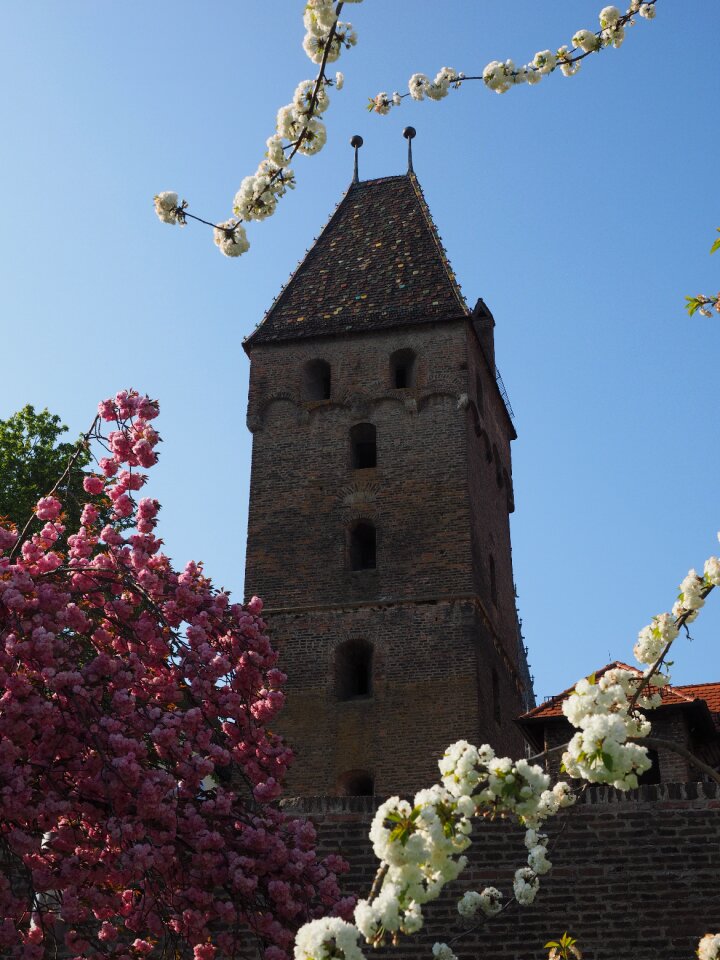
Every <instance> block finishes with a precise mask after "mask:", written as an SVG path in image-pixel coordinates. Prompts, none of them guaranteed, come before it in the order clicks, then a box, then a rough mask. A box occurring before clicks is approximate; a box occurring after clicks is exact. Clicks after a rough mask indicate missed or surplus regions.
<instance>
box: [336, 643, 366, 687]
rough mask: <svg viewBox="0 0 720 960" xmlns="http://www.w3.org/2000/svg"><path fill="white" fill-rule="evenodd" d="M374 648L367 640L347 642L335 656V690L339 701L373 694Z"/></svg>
mask: <svg viewBox="0 0 720 960" xmlns="http://www.w3.org/2000/svg"><path fill="white" fill-rule="evenodd" d="M372 663H373V647H372V644H371V643H368V641H367V640H347V641H346V642H345V643H342V644H340V646H339V647H338V648H337V652H336V654H335V688H336V691H337V695H338V699H339V700H356V699H360V698H361V697H369V696H371V694H372Z"/></svg>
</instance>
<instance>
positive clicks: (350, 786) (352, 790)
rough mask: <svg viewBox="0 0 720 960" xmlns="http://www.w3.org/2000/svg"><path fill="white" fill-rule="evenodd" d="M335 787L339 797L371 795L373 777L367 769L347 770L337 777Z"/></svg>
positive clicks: (373, 784)
mask: <svg viewBox="0 0 720 960" xmlns="http://www.w3.org/2000/svg"><path fill="white" fill-rule="evenodd" d="M336 789H337V793H338V795H339V796H341V797H372V796H374V795H375V778H374V777H373V775H372V773H370V772H369V771H368V770H348V771H347V773H343V774H342V776H340V777H338V781H337V788H336Z"/></svg>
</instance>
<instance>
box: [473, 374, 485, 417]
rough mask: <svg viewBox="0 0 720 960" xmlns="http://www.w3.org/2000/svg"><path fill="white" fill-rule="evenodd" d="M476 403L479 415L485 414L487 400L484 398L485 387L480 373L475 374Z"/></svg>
mask: <svg viewBox="0 0 720 960" xmlns="http://www.w3.org/2000/svg"><path fill="white" fill-rule="evenodd" d="M475 403H476V404H477V408H478V413H484V411H485V399H484V397H483V385H482V379H481V377H480V373H479V372H478V373H476V374H475Z"/></svg>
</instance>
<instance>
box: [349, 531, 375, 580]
mask: <svg viewBox="0 0 720 960" xmlns="http://www.w3.org/2000/svg"><path fill="white" fill-rule="evenodd" d="M375 549H376V533H375V526H374V524H372V523H370V521H369V520H359V521H358V522H357V523H356V524H355V526H354V527H353V528H352V530H351V531H350V569H351V570H374V569H375V566H376V556H375Z"/></svg>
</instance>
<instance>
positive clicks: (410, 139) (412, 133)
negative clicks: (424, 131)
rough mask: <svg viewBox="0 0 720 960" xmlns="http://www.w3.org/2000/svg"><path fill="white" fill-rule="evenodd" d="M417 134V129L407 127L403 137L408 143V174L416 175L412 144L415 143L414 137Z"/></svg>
mask: <svg viewBox="0 0 720 960" xmlns="http://www.w3.org/2000/svg"><path fill="white" fill-rule="evenodd" d="M416 133H417V130H416V129H415V127H405V129H404V130H403V136H404V137H405V139H406V140H407V142H408V173H415V171H414V170H413V162H412V142H413V137H414V136H415V134H416Z"/></svg>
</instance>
